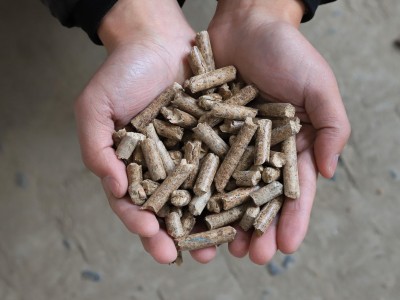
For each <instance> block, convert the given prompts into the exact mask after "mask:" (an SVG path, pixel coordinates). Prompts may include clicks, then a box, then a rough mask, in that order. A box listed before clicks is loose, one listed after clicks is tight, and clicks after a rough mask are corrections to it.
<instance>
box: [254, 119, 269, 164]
mask: <svg viewBox="0 0 400 300" xmlns="http://www.w3.org/2000/svg"><path fill="white" fill-rule="evenodd" d="M257 124H258V129H257V134H256V144H255V145H256V152H255V157H254V164H255V165H262V164H264V163H265V162H266V161H269V152H270V147H271V131H272V122H271V120H268V119H261V120H258V121H257Z"/></svg>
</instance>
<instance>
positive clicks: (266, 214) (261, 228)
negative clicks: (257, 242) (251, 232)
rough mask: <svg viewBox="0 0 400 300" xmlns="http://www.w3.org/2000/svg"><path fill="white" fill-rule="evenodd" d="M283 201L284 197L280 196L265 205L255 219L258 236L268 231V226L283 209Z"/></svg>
mask: <svg viewBox="0 0 400 300" xmlns="http://www.w3.org/2000/svg"><path fill="white" fill-rule="evenodd" d="M282 203H283V197H282V196H278V197H276V198H274V199H272V200H271V201H269V202H268V203H267V204H265V206H264V207H263V208H262V209H261V211H260V213H259V214H258V216H257V218H256V219H255V221H254V229H255V232H256V234H257V235H258V236H260V235H262V234H263V233H265V231H267V229H268V227H269V226H270V225H271V223H272V221H273V220H274V219H275V217H276V215H277V213H278V212H279V210H280V209H281V207H282Z"/></svg>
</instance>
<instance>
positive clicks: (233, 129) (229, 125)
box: [219, 119, 244, 134]
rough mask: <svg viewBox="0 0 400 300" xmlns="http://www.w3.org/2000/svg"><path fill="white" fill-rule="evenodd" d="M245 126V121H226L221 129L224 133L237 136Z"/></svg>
mask: <svg viewBox="0 0 400 300" xmlns="http://www.w3.org/2000/svg"><path fill="white" fill-rule="evenodd" d="M243 124H244V122H243V121H237V120H228V119H226V120H225V121H224V123H223V124H222V125H221V126H219V129H220V130H221V131H222V132H223V133H230V134H237V133H238V132H239V131H240V128H242V126H243Z"/></svg>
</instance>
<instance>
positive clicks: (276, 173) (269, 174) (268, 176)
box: [261, 167, 281, 183]
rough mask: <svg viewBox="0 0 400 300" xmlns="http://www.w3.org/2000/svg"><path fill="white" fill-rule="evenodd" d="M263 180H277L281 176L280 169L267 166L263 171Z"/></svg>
mask: <svg viewBox="0 0 400 300" xmlns="http://www.w3.org/2000/svg"><path fill="white" fill-rule="evenodd" d="M261 177H262V180H263V181H264V182H265V183H271V182H272V181H276V180H278V179H279V177H281V171H280V169H275V168H271V167H266V168H265V169H264V171H263V172H262V176H261Z"/></svg>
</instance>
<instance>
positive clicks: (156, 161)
mask: <svg viewBox="0 0 400 300" xmlns="http://www.w3.org/2000/svg"><path fill="white" fill-rule="evenodd" d="M141 146H142V150H143V155H144V158H145V160H146V165H147V167H148V171H149V173H150V177H151V179H152V180H154V181H158V180H163V179H165V177H166V176H167V174H166V172H165V169H164V165H163V162H162V159H161V156H160V154H159V152H158V149H157V145H156V142H154V141H153V140H152V139H149V138H147V139H145V140H144V141H142V142H141Z"/></svg>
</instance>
